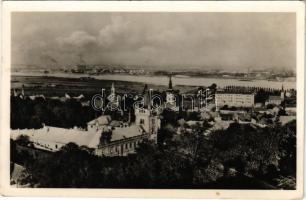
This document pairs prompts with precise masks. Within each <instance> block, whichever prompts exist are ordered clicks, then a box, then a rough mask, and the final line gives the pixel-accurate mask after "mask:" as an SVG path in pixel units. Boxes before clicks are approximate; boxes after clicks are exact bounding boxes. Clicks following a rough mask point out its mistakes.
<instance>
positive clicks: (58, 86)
mask: <svg viewBox="0 0 306 200" xmlns="http://www.w3.org/2000/svg"><path fill="white" fill-rule="evenodd" d="M112 83H114V84H115V88H116V92H117V93H119V94H121V93H133V94H135V93H141V92H142V91H143V88H144V86H145V84H143V83H139V82H132V81H116V80H97V79H93V78H61V77H50V76H41V77H38V76H12V78H11V89H12V90H14V89H16V90H20V89H21V88H22V86H24V92H25V95H39V94H43V95H45V96H46V97H51V96H64V95H65V93H67V94H69V95H72V96H79V95H80V94H83V95H84V96H85V97H91V96H93V95H94V94H97V93H100V92H101V90H102V89H105V90H106V91H108V90H109V89H110V87H111V85H112ZM148 87H149V88H151V89H153V90H156V91H157V90H159V91H164V90H166V89H167V87H165V86H164V85H153V84H149V85H148ZM196 88H197V87H195V86H182V85H179V86H175V89H177V90H180V92H189V91H192V90H195V89H196Z"/></svg>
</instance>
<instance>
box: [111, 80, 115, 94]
mask: <svg viewBox="0 0 306 200" xmlns="http://www.w3.org/2000/svg"><path fill="white" fill-rule="evenodd" d="M111 94H115V84H114V82H113V83H112V87H111Z"/></svg>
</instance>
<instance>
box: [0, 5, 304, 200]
mask: <svg viewBox="0 0 306 200" xmlns="http://www.w3.org/2000/svg"><path fill="white" fill-rule="evenodd" d="M2 4H3V9H2V19H3V20H2V25H3V27H2V28H3V32H2V33H3V34H2V42H3V44H2V49H1V50H2V54H1V55H2V74H1V85H0V86H1V88H0V92H1V99H0V103H1V104H0V106H1V107H0V108H1V113H0V129H1V131H0V133H1V134H0V152H1V156H0V159H1V160H0V183H1V185H0V186H1V192H0V194H3V195H8V196H61V197H63V196H65V197H71V196H79V197H137V198H140V197H141V198H235V199H298V198H301V197H302V195H303V177H304V174H303V159H304V156H303V152H304V110H305V109H304V108H305V107H304V44H305V43H304V19H305V14H304V3H303V2H298V1H290V2H289V1H270V2H269V1H259V2H252V1H248V2H242V1H236V2H235V1H233V2H228V1H226V2H222V1H216V2H213V1H209V2H203V1H188V2H183V1H172V2H169V1H159V2H157V1H149V2H135V1H132V2H123V1H107V2H106V1H105V2H101V1H89V2H85V1H80V2H77V1H44V2H42V1H31V2H30V1H19V2H17V1H5V2H2ZM18 11H22V12H35V11H36V12H45V11H54V12H58V11H62V12H78V11H80V12H84V11H86V12H90V11H96V12H98V11H102V12H103V11H104V12H295V13H296V24H297V26H296V52H297V56H296V59H297V60H296V65H297V70H296V72H297V87H296V88H297V94H298V95H297V111H298V112H297V189H296V190H221V189H217V190H206V189H203V190H193V189H170V190H169V189H162V190H158V189H51V188H50V189H36V188H27V189H25V188H12V187H10V181H9V134H10V117H9V115H10V106H9V105H10V62H11V60H10V58H11V55H10V52H11V32H10V31H11V15H10V14H11V12H18Z"/></svg>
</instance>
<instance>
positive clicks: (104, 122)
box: [87, 115, 111, 125]
mask: <svg viewBox="0 0 306 200" xmlns="http://www.w3.org/2000/svg"><path fill="white" fill-rule="evenodd" d="M110 121H111V117H110V116H109V115H102V116H100V117H98V118H96V119H93V120H91V121H90V122H88V123H87V124H88V125H94V124H97V123H98V125H108V124H109V123H110Z"/></svg>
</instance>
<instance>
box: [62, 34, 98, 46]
mask: <svg viewBox="0 0 306 200" xmlns="http://www.w3.org/2000/svg"><path fill="white" fill-rule="evenodd" d="M57 41H58V42H59V43H61V44H64V45H65V44H67V45H72V46H75V47H85V46H88V45H91V44H96V43H97V38H96V37H95V36H92V35H90V34H88V33H87V32H86V31H80V30H78V31H74V32H73V33H71V35H70V36H68V37H63V38H57Z"/></svg>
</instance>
